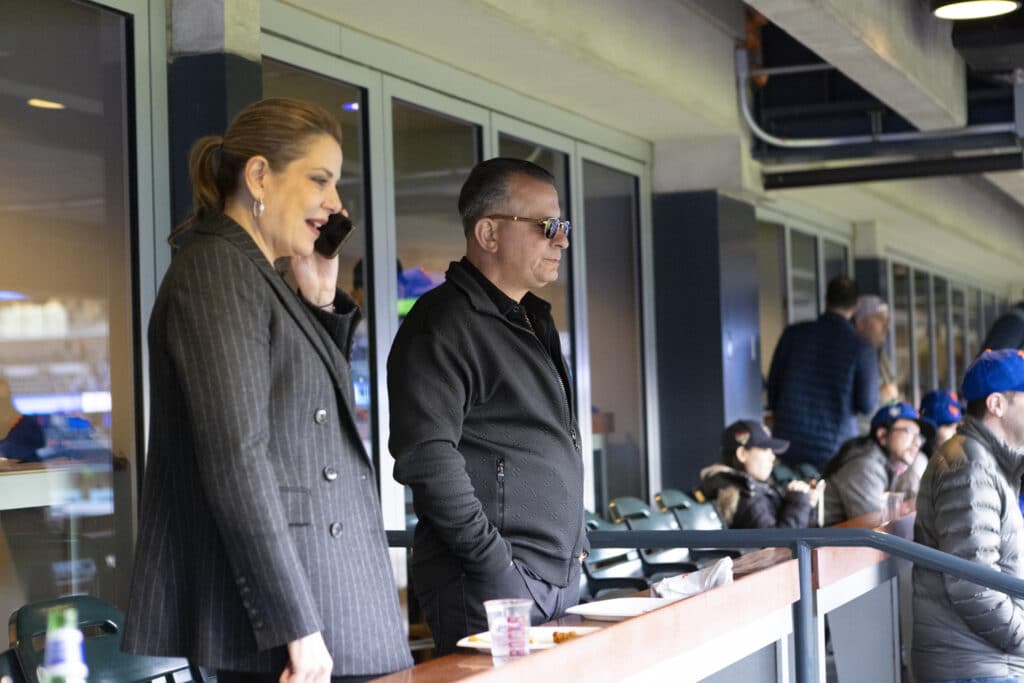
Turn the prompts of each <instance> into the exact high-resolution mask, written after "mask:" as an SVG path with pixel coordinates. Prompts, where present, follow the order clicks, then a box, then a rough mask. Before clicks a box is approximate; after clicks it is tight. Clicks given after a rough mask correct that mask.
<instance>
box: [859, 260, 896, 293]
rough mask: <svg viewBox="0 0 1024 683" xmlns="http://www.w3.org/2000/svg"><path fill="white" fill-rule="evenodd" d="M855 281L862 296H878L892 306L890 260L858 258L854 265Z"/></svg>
mask: <svg viewBox="0 0 1024 683" xmlns="http://www.w3.org/2000/svg"><path fill="white" fill-rule="evenodd" d="M854 279H855V280H856V281H857V289H859V290H860V293H861V294H877V295H878V296H880V297H882V298H883V299H885V300H886V301H888V302H889V303H890V304H891V303H892V302H891V301H890V299H891V298H892V292H890V291H889V259H886V258H878V257H874V256H872V257H870V258H864V257H858V258H857V260H856V262H855V264H854Z"/></svg>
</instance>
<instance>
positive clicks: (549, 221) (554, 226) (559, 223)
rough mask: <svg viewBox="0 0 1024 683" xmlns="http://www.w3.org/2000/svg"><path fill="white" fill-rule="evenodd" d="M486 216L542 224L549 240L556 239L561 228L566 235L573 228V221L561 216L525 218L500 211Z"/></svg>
mask: <svg viewBox="0 0 1024 683" xmlns="http://www.w3.org/2000/svg"><path fill="white" fill-rule="evenodd" d="M484 218H494V219H497V220H502V221H520V222H523V223H533V224H534V225H537V226H540V228H541V230H543V231H544V236H545V237H547V238H548V239H549V240H550V239H554V237H555V235H557V234H558V229H559V228H561V229H562V234H563V235H565V236H566V237H568V236H569V231H570V230H572V223H571V222H569V221H563V220H562V219H561V218H524V217H522V216H506V215H505V214H500V213H496V214H492V215H490V216H484Z"/></svg>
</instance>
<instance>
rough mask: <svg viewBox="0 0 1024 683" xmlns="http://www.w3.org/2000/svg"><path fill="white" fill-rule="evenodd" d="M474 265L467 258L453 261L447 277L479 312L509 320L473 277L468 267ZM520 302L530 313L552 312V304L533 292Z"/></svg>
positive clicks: (546, 313) (446, 274) (449, 266)
mask: <svg viewBox="0 0 1024 683" xmlns="http://www.w3.org/2000/svg"><path fill="white" fill-rule="evenodd" d="M473 267H474V266H473V265H472V264H470V263H469V262H468V261H467V260H466V259H465V258H463V259H462V260H461V261H452V262H451V263H450V264H448V272H446V273H445V279H446V280H447V281H448V282H450V283H452V284H453V285H454V286H455V287H457V288H458V289H459V290H460V291H461V292H463V293H464V294H465V295H466V297H467V298H468V299H469V304H470V306H472V307H473V309H474V310H476V311H477V312H479V313H485V314H488V315H494V316H497V317H499V318H502V319H503V320H506V321H507V320H508V318H506V317H505V312H504V311H502V310H500V309H499V308H498V305H497V304H496V303H495V302H494V299H492V298H491V296H490V295H489V294H488V293H487V291H486V290H485V289H484V288H483V286H481V284H480V282H478V281H477V279H476V278H475V277H473V274H472V273H470V272H469V270H468V268H473ZM519 303H520V305H522V306H523V307H524V308H525V309H526V310H527V311H529V312H530V313H539V314H542V315H550V313H551V304H549V303H548V302H547V301H545V300H544V299H541V298H540V297H539V296H534V294H533V293H532V292H527V293H526V296H524V297H523V300H522V301H520V302H519Z"/></svg>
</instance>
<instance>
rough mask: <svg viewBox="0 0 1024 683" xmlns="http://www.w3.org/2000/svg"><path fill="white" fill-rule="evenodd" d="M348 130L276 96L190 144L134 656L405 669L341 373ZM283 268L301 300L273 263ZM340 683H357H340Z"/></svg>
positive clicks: (161, 346)
mask: <svg viewBox="0 0 1024 683" xmlns="http://www.w3.org/2000/svg"><path fill="white" fill-rule="evenodd" d="M340 143H341V130H340V127H339V125H338V123H337V122H336V121H335V119H334V118H333V117H331V115H330V114H328V113H327V112H326V111H324V110H323V109H321V108H320V107H318V106H315V105H312V104H308V103H304V102H300V101H297V100H289V99H267V100H263V101H261V102H257V103H256V104H253V105H251V106H249V107H247V108H246V109H245V110H243V111H242V112H241V113H240V114H239V115H238V117H237V118H236V119H235V120H234V121H233V122H232V123H231V125H230V126H229V128H228V130H227V132H226V133H225V135H224V137H223V138H221V137H219V136H211V137H204V138H201V139H200V140H199V141H197V142H196V144H195V145H194V146H193V148H192V153H191V158H190V162H189V163H190V173H191V177H192V193H193V215H192V216H191V218H190V219H189V220H188V221H187V222H186V223H185V224H184V225H183V226H182V228H180V229H179V230H178V231H176V235H175V236H178V235H180V234H182V233H185V232H187V233H189V236H190V239H189V240H188V243H187V244H186V245H185V246H184V247H183V248H182V249H181V251H180V252H179V253H178V254H177V255H176V256H175V258H174V260H173V262H172V263H171V267H170V269H169V270H168V272H167V275H166V276H165V277H164V281H163V283H162V285H161V287H160V292H159V294H158V295H157V299H156V303H155V305H154V308H153V313H152V318H151V319H150V324H149V355H150V394H151V399H150V401H151V403H150V406H151V408H150V437H149V456H148V459H147V467H146V480H145V485H144V488H143V494H142V500H141V511H140V520H139V528H140V530H139V539H138V547H137V550H136V566H135V573H134V576H133V584H132V593H131V599H130V603H129V609H128V615H127V618H126V627H125V639H124V647H125V649H127V650H129V651H132V652H137V653H141V654H150V655H164V656H182V657H189V658H190V659H192V661H193V662H195V663H198V664H200V665H203V666H207V667H210V668H215V669H217V670H218V680H219V681H221V682H224V681H227V682H228V683H230V682H231V681H234V680H247V681H252V680H267V681H276V680H281V681H327V680H330V678H331V676H332V674H333V675H334V676H335V677H336V678H335V680H365V679H367V678H368V677H372V675H375V674H381V673H385V672H390V671H394V670H397V669H400V668H404V667H406V666H409V665H411V659H410V656H409V652H408V648H407V646H406V639H405V635H404V628H403V624H402V619H401V614H400V611H399V607H398V600H397V595H396V590H395V586H394V583H393V579H392V574H391V566H390V563H389V561H388V554H387V547H386V540H385V536H384V531H383V526H382V521H381V513H380V509H379V504H378V502H377V494H376V490H375V486H376V485H375V476H374V471H373V466H372V464H371V462H370V460H369V458H368V457H367V455H366V453H365V451H364V450H363V447H362V445H361V442H360V440H359V435H358V432H357V431H356V425H355V421H354V420H353V417H352V410H353V408H352V380H351V376H350V372H349V366H348V362H347V360H346V357H347V354H348V350H349V346H350V343H351V334H352V331H353V330H354V329H355V325H356V323H357V321H358V316H359V313H358V309H357V308H356V306H355V304H354V303H353V302H352V300H351V299H350V298H349V297H348V296H346V295H345V294H344V293H342V292H340V291H338V290H337V288H336V285H335V283H336V280H337V273H338V259H337V258H336V257H335V258H331V259H325V258H323V257H321V256H319V255H317V254H315V253H314V251H313V245H314V242H315V240H316V238H317V235H318V232H319V229H320V227H321V226H322V225H324V223H326V221H327V219H328V217H329V216H330V215H331V214H333V213H336V212H339V211H341V210H342V206H341V200H340V199H339V197H338V193H337V190H336V188H335V184H336V183H337V182H338V177H339V174H340V171H341V161H342V155H341V146H340ZM282 260H287V261H288V262H289V263H290V269H291V273H292V275H293V276H294V278H295V281H296V283H297V284H298V287H299V293H298V294H296V293H295V292H293V291H292V290H291V289H290V288H289V287H288V286H287V285H286V283H285V281H284V279H283V278H282V276H281V275H280V274H279V273H278V272H277V271H275V268H274V264H275V263H277V262H281V261H282ZM339 676H343V677H344V678H340V679H339V678H337V677H339Z"/></svg>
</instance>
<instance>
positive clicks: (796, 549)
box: [387, 528, 1024, 683]
mask: <svg viewBox="0 0 1024 683" xmlns="http://www.w3.org/2000/svg"><path fill="white" fill-rule="evenodd" d="M587 535H588V537H589V539H590V546H591V547H592V548H789V549H790V550H791V551H792V553H793V557H794V558H795V559H796V560H797V569H798V576H799V579H800V600H799V601H797V602H795V603H794V604H793V646H794V648H795V654H796V661H795V666H796V680H797V683H811V682H812V681H816V680H817V671H818V643H817V638H818V633H817V629H816V628H815V627H814V606H813V605H814V603H813V593H814V585H813V580H812V576H811V550H812V549H814V548H825V547H831V548H874V549H876V550H881V551H883V552H886V553H888V554H890V555H893V556H895V557H899V558H902V559H905V560H909V561H910V562H913V563H914V564H916V565H918V566H921V567H925V568H927V569H931V570H933V571H937V572H942V573H944V574H949V575H950V576H955V577H957V578H959V579H964V580H966V581H970V582H972V583H976V584H978V585H981V586H985V587H986V588H991V589H994V590H997V591H999V592H1001V593H1005V594H1006V595H1009V596H1012V597H1015V598H1020V599H1024V580H1022V579H1018V578H1015V577H1013V576H1010V575H1008V574H1003V573H1002V572H999V571H996V570H994V569H990V568H988V567H984V566H982V565H979V564H977V563H975V562H971V561H970V560H964V559H961V558H959V557H956V556H955V555H950V554H949V553H945V552H942V551H941V550H936V549H934V548H930V547H928V546H926V545H921V544H920V543H915V542H914V541H909V540H907V539H905V538H901V537H900V536H894V535H892V534H887V533H884V532H881V531H875V530H873V529H836V528H827V529H722V530H714V531H626V530H623V531H604V530H598V531H590V532H588V534H587ZM387 536H388V544H389V545H390V546H391V547H393V548H403V547H404V548H408V547H411V546H412V532H411V531H388V532H387Z"/></svg>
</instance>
